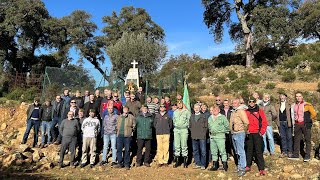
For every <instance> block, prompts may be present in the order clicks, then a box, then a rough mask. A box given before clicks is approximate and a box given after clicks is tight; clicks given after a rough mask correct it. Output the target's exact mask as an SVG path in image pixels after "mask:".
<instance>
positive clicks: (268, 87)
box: [266, 83, 276, 89]
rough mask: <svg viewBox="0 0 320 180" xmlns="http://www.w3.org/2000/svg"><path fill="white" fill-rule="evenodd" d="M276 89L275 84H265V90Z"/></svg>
mask: <svg viewBox="0 0 320 180" xmlns="http://www.w3.org/2000/svg"><path fill="white" fill-rule="evenodd" d="M275 87H276V84H275V83H267V84H266V89H274V88H275Z"/></svg>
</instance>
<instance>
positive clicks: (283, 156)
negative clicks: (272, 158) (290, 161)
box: [279, 152, 288, 158]
mask: <svg viewBox="0 0 320 180" xmlns="http://www.w3.org/2000/svg"><path fill="white" fill-rule="evenodd" d="M279 157H280V158H285V157H288V155H287V153H285V152H282V153H281V154H280V156H279Z"/></svg>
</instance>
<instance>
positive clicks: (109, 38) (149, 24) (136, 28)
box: [102, 6, 165, 46]
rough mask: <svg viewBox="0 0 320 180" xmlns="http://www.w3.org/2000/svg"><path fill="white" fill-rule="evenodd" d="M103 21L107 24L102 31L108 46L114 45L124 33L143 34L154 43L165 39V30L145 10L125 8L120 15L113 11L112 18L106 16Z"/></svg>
mask: <svg viewBox="0 0 320 180" xmlns="http://www.w3.org/2000/svg"><path fill="white" fill-rule="evenodd" d="M102 21H103V22H104V23H107V25H106V26H105V27H104V28H103V29H102V32H103V33H104V35H105V36H104V41H105V43H106V45H107V46H110V45H114V44H115V43H116V42H117V41H118V40H119V39H120V38H121V37H122V34H123V33H124V32H128V33H130V32H133V33H137V34H140V33H143V34H145V37H147V38H148V39H152V40H154V41H159V40H163V39H164V37H165V34H164V31H163V29H162V28H161V27H160V26H159V25H158V24H156V23H155V22H154V21H153V20H152V19H151V16H150V15H149V14H148V12H147V11H146V10H145V9H143V8H134V7H132V6H128V7H123V8H122V9H121V11H120V13H119V15H117V13H116V12H114V11H113V12H112V15H111V16H104V17H103V18H102Z"/></svg>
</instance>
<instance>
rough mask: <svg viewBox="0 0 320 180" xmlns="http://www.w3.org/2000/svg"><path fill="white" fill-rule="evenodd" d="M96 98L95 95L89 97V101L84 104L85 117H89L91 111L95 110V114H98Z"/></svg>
mask: <svg viewBox="0 0 320 180" xmlns="http://www.w3.org/2000/svg"><path fill="white" fill-rule="evenodd" d="M94 98H95V97H94V95H93V94H91V95H90V96H89V101H88V102H86V103H85V104H84V106H83V110H84V116H85V117H89V111H90V109H94V110H95V111H96V112H95V114H98V106H97V104H96V102H95V100H94ZM99 107H100V106H99Z"/></svg>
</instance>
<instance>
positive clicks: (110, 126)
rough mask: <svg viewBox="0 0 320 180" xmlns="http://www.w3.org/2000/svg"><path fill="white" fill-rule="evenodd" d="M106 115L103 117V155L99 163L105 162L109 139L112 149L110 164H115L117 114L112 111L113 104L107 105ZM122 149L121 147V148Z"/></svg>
mask: <svg viewBox="0 0 320 180" xmlns="http://www.w3.org/2000/svg"><path fill="white" fill-rule="evenodd" d="M107 111H108V115H105V116H104V119H103V124H104V125H103V127H104V130H103V155H102V161H101V163H100V165H104V164H106V163H107V155H108V150H109V142H110V141H111V149H112V164H111V165H112V166H113V165H115V164H116V162H117V161H116V159H117V148H116V138H117V118H118V115H117V114H116V113H114V110H113V105H111V106H110V105H109V106H108V109H107ZM121 150H122V149H121Z"/></svg>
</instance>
